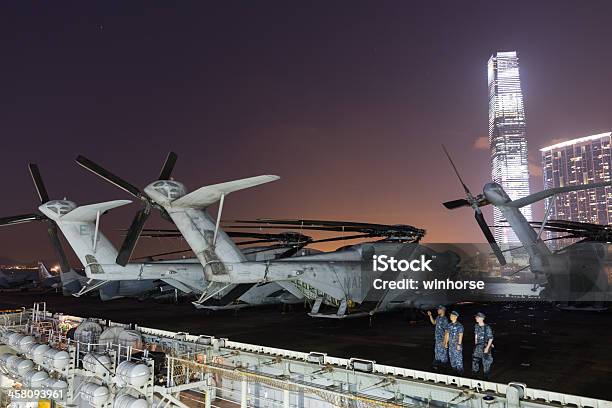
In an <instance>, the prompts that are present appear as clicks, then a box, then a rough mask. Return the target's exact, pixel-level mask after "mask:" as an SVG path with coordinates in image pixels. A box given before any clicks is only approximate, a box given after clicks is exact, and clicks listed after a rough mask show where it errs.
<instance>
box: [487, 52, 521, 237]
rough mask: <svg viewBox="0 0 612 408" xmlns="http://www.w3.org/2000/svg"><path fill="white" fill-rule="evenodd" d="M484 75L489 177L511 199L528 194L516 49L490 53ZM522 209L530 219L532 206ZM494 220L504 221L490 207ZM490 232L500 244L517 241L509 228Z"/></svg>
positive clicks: (496, 223) (495, 229) (497, 212)
mask: <svg viewBox="0 0 612 408" xmlns="http://www.w3.org/2000/svg"><path fill="white" fill-rule="evenodd" d="M487 75H488V84H489V143H490V146H491V176H492V179H493V181H494V182H496V183H499V184H501V186H502V187H503V188H504V190H506V192H507V193H508V195H509V196H510V198H512V199H513V200H514V199H517V198H520V197H524V196H527V195H529V165H528V161H527V138H526V135H525V107H524V105H523V93H522V91H521V78H520V75H519V59H518V57H517V55H516V51H511V52H497V53H495V54H493V55H492V56H491V58H489V62H488V64H487ZM521 212H522V213H523V214H524V215H525V217H526V218H527V220H528V221H531V206H526V207H523V208H521ZM493 219H494V223H495V225H500V224H503V223H505V219H504V217H503V216H502V214H501V212H500V211H499V210H498V209H497V208H494V209H493ZM493 235H494V236H495V239H496V240H497V242H499V243H500V244H507V243H515V242H517V241H518V239H517V237H516V235H515V234H514V232H513V231H512V230H511V229H510V228H494V230H493Z"/></svg>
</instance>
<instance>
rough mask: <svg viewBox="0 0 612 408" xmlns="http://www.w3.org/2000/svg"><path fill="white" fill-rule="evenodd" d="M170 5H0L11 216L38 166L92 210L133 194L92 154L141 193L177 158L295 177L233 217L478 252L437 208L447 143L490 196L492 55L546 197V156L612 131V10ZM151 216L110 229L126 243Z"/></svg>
mask: <svg viewBox="0 0 612 408" xmlns="http://www.w3.org/2000/svg"><path fill="white" fill-rule="evenodd" d="M169 4H170V3H166V2H143V3H139V2H123V1H98V2H82V1H75V2H64V1H60V2H55V1H54V2H27V1H10V2H4V3H3V4H2V6H0V7H1V11H0V16H1V17H0V18H1V21H2V23H1V24H0V30H1V34H0V50H1V53H2V54H1V55H2V76H1V79H0V81H1V84H0V105H1V106H0V130H1V135H2V136H1V140H2V152H3V154H2V161H1V165H0V166H1V169H2V174H3V176H2V180H3V194H2V200H1V204H0V207H1V208H0V216H8V215H14V214H20V213H27V212H33V211H35V210H36V207H37V205H38V204H37V198H36V193H35V190H34V188H33V185H32V182H31V180H30V176H29V173H28V171H27V168H26V166H27V163H28V162H36V163H38V164H39V166H40V167H41V170H42V172H43V177H44V179H45V182H46V184H47V188H48V190H49V193H50V195H51V196H52V197H54V198H63V197H67V198H68V199H71V200H73V201H76V202H77V203H81V204H85V203H91V202H95V201H104V200H110V199H120V198H130V197H129V196H128V195H127V194H126V193H124V192H122V191H120V190H119V189H117V188H115V187H113V186H110V185H108V184H107V183H105V182H103V181H102V180H100V179H98V178H96V177H95V176H93V175H92V174H90V173H88V172H86V171H85V170H83V169H81V168H80V167H79V166H77V165H76V164H75V163H74V158H75V157H76V156H77V155H78V154H83V155H85V156H88V157H89V158H91V159H93V160H95V161H98V162H100V163H101V164H103V165H105V166H106V167H108V168H109V169H111V170H112V171H114V172H115V173H117V174H118V175H121V176H123V177H124V178H126V179H128V180H129V181H131V182H132V183H134V184H136V185H137V186H139V187H144V186H145V185H146V184H148V183H149V182H150V181H152V180H153V179H154V178H155V177H156V175H157V173H158V172H159V169H160V167H161V165H162V162H163V160H164V158H165V156H166V154H167V152H168V151H169V150H174V151H176V152H177V154H178V155H179V160H178V163H177V166H176V168H175V173H174V174H175V177H176V179H177V180H179V181H182V182H184V183H185V184H186V185H187V186H188V187H189V188H190V189H194V188H197V187H200V186H202V185H205V184H213V183H217V182H222V181H227V180H231V179H234V178H241V177H248V176H253V175H258V174H278V175H279V176H281V180H280V181H278V182H276V183H273V184H270V185H267V186H263V187H259V188H257V189H253V190H250V191H247V192H241V193H236V194H235V195H232V196H230V197H229V198H228V200H227V201H226V212H225V217H224V218H226V219H231V218H235V217H250V218H255V217H292V218H298V217H307V218H324V219H341V220H356V221H372V222H385V223H395V224H397V223H406V224H412V225H415V226H418V227H421V228H425V229H427V230H428V235H427V240H428V241H435V242H457V241H461V242H466V241H474V242H482V241H483V240H484V239H483V237H482V236H481V234H480V231H479V230H478V227H477V225H476V223H475V222H474V220H473V217H472V214H471V212H470V210H469V209H462V210H457V211H455V212H450V211H446V210H445V209H444V208H443V207H442V206H441V204H440V203H441V202H442V201H446V200H450V199H455V198H461V197H462V189H461V186H460V185H459V184H458V182H457V180H456V178H455V176H454V175H453V173H452V171H451V168H450V166H449V164H448V162H447V161H446V159H445V157H444V155H443V153H442V150H441V148H440V144H442V143H444V144H445V145H446V146H447V147H448V149H449V150H450V151H451V153H452V154H453V155H454V157H455V161H456V163H457V166H458V167H459V169H460V171H462V173H463V175H464V178H465V180H466V182H467V183H468V185H469V186H470V187H471V188H472V190H473V192H475V193H476V192H478V191H479V190H481V189H482V185H483V184H484V183H485V182H487V181H489V179H490V169H489V162H488V146H485V148H484V149H483V148H482V143H481V142H482V140H483V139H479V138H483V137H486V136H487V115H488V113H487V108H488V107H487V87H486V62H487V60H488V58H489V56H490V55H491V53H493V52H495V51H504V50H517V51H518V53H519V57H520V64H521V76H522V84H523V92H524V97H525V106H526V115H527V137H528V141H529V150H530V162H531V166H530V167H531V169H532V191H536V190H539V189H540V188H541V186H542V181H541V178H542V177H541V174H540V171H539V168H540V163H539V151H538V149H539V148H540V147H543V146H545V145H547V144H550V143H551V142H552V141H553V140H560V139H567V138H573V137H578V136H583V135H588V134H593V133H599V132H603V131H609V130H610V129H612V102H610V95H612V75H611V72H612V45H611V44H610V39H612V25H611V24H610V16H611V15H612V2H610V1H606V0H602V1H588V2H582V1H561V0H554V1H532V0H527V1H505V2H501V1H499V2H498V1H470V2H458V1H367V2H365V1H334V2H329V1H314V2H287V1H223V2H221V1H218V2H202V1H194V2H178V3H173V6H170V5H169ZM479 140H480V143H479ZM485 144H486V143H485ZM138 208H139V207H138V205H137V204H134V205H132V206H129V207H126V208H123V209H119V210H117V211H115V212H113V213H111V214H110V215H108V216H107V217H105V218H104V219H103V222H102V228H103V229H104V230H105V231H106V232H107V233H108V235H110V236H111V238H112V239H113V240H114V242H115V243H117V244H119V243H120V239H121V237H120V236H119V234H118V233H117V232H116V229H118V228H124V227H127V226H128V225H129V222H130V220H131V217H132V216H133V214H134V212H135V211H136V210H137V209H138ZM487 214H490V210H487ZM535 214H536V217H541V214H542V210H541V208H539V207H538V208H537V209H536V211H535ZM148 226H149V227H151V226H159V227H170V224H168V223H166V222H165V221H163V220H161V219H160V217H159V216H157V215H156V216H155V217H152V219H151V220H150V221H149V223H148ZM0 244H1V245H0V258H12V259H18V260H34V259H39V258H44V259H53V251H52V248H51V246H50V244H49V243H48V241H47V237H46V233H45V226H44V225H41V224H36V225H19V226H13V227H5V228H2V229H0ZM178 245H179V244H178V243H173V242H172V243H166V245H164V244H163V243H161V242H146V243H143V242H141V245H139V247H138V249H137V253H138V254H140V255H142V254H144V253H147V251H157V250H160V249H164V247H167V248H169V249H172V248H175V247H177V246H178Z"/></svg>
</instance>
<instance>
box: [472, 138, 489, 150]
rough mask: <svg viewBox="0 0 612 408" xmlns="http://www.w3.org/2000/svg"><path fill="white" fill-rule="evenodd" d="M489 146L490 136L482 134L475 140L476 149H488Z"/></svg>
mask: <svg viewBox="0 0 612 408" xmlns="http://www.w3.org/2000/svg"><path fill="white" fill-rule="evenodd" d="M488 148H489V138H488V137H487V136H480V137H477V138H476V140H474V149H477V150H487V149H488Z"/></svg>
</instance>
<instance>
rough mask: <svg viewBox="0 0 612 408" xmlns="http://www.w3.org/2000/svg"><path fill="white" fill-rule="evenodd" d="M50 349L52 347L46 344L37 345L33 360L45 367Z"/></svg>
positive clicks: (33, 352)
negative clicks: (46, 356) (46, 354)
mask: <svg viewBox="0 0 612 408" xmlns="http://www.w3.org/2000/svg"><path fill="white" fill-rule="evenodd" d="M50 349H51V347H49V346H48V345H46V344H39V345H37V346H36V347H35V348H34V350H33V351H32V360H34V362H35V363H36V364H38V365H43V363H44V362H45V353H46V352H47V351H49V350H50Z"/></svg>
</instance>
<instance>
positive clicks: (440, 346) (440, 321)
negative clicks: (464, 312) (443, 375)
mask: <svg viewBox="0 0 612 408" xmlns="http://www.w3.org/2000/svg"><path fill="white" fill-rule="evenodd" d="M427 315H428V316H429V321H430V322H431V324H433V325H434V326H436V329H435V334H434V338H435V346H434V361H433V367H434V368H435V369H437V368H440V367H444V366H446V365H448V351H447V350H446V347H445V345H444V343H445V341H444V339H445V336H446V328H447V326H448V318H447V317H446V307H444V306H442V305H440V306H438V316H436V318H435V319H434V318H433V316H432V315H431V312H430V311H429V310H428V311H427Z"/></svg>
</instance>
